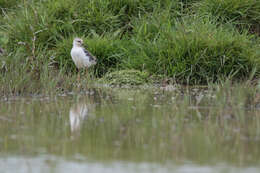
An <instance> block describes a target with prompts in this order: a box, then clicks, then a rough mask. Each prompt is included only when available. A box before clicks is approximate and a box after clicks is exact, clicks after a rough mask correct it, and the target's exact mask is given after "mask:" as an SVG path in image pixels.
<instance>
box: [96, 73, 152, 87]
mask: <svg viewBox="0 0 260 173" xmlns="http://www.w3.org/2000/svg"><path fill="white" fill-rule="evenodd" d="M148 77H149V74H148V73H147V72H141V71H139V70H120V71H114V72H111V73H107V74H106V75H105V76H104V77H103V78H102V79H101V81H104V82H106V83H107V84H109V85H143V84H145V83H147V82H148Z"/></svg>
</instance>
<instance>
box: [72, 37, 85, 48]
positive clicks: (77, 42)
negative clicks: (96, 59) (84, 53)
mask: <svg viewBox="0 0 260 173" xmlns="http://www.w3.org/2000/svg"><path fill="white" fill-rule="evenodd" d="M82 45H83V40H82V39H81V38H74V40H73V46H79V47H81V46H82Z"/></svg>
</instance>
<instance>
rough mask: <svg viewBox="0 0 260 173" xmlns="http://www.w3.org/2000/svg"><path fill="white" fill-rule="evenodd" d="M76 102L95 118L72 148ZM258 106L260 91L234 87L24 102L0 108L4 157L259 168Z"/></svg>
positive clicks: (123, 92) (89, 119) (124, 92)
mask: <svg viewBox="0 0 260 173" xmlns="http://www.w3.org/2000/svg"><path fill="white" fill-rule="evenodd" d="M200 94H202V95H203V98H202V100H201V101H200V102H199V104H197V103H196V102H197V100H196V96H197V95H200ZM44 100H46V101H47V102H45V101H44ZM77 100H79V103H80V104H82V103H84V102H83V100H84V101H85V103H86V105H92V110H91V116H88V117H87V118H86V119H85V120H84V122H82V124H81V125H82V126H81V130H80V135H79V136H77V137H76V138H73V140H72V139H71V137H70V126H69V110H70V107H71V106H73V105H77V104H76V103H77V102H78V101H77ZM96 101H97V102H96ZM259 102H260V97H259V91H258V90H257V89H256V88H252V87H248V86H241V85H240V86H239V85H237V86H233V87H230V86H229V85H228V84H227V85H226V86H223V87H213V88H212V89H209V90H202V91H200V92H197V91H196V90H195V89H194V88H193V89H191V90H187V91H184V92H181V91H178V90H177V91H176V92H174V93H173V92H163V91H158V90H147V89H146V90H129V89H119V90H118V89H114V90H111V89H106V90H96V92H95V93H94V94H91V95H89V96H86V97H82V96H81V98H78V96H73V97H72V98H68V97H62V98H55V99H52V98H48V97H44V98H42V99H40V100H38V99H33V100H30V99H24V98H21V101H16V102H13V104H8V103H5V102H0V106H1V108H2V109H0V116H1V117H3V118H1V121H0V136H2V137H3V138H4V139H5V143H4V147H1V148H0V151H1V153H7V154H10V153H12V154H16V153H17V154H18V153H22V154H25V155H27V154H33V153H41V152H42V151H45V152H47V153H50V154H56V155H59V156H65V157H71V156H72V157H73V156H75V155H76V154H77V153H79V154H80V155H81V156H83V158H85V157H86V158H87V159H90V160H92V159H93V160H98V161H100V160H107V161H111V160H126V161H129V160H130V161H153V162H165V161H173V160H174V161H177V162H180V163H183V161H185V160H191V161H194V162H196V163H203V164H209V163H210V164H211V163H212V164H216V163H219V162H220V163H226V162H227V163H228V164H229V163H233V164H237V165H247V164H259V159H260V158H259V157H260V150H259V143H258V139H259V137H260V136H259V124H260V118H259V116H258V114H259V111H258V110H257V109H256V106H257V105H258V104H259ZM0 144H1V143H0Z"/></svg>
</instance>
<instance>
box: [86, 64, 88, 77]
mask: <svg viewBox="0 0 260 173" xmlns="http://www.w3.org/2000/svg"><path fill="white" fill-rule="evenodd" d="M86 76H87V78H88V67H86Z"/></svg>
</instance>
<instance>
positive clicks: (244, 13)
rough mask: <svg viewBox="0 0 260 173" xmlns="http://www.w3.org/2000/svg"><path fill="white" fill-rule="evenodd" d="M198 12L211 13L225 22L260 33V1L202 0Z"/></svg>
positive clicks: (202, 13)
mask: <svg viewBox="0 0 260 173" xmlns="http://www.w3.org/2000/svg"><path fill="white" fill-rule="evenodd" d="M197 8H198V13H199V14H201V15H211V16H215V17H217V18H218V19H219V20H221V21H223V22H232V23H233V24H235V25H237V26H239V27H248V28H251V29H250V30H251V31H252V32H253V33H256V34H260V27H259V26H260V1H255V0H202V1H199V2H198V4H197Z"/></svg>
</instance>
